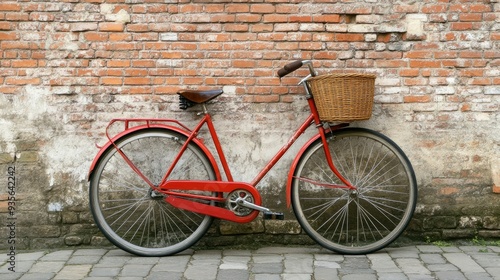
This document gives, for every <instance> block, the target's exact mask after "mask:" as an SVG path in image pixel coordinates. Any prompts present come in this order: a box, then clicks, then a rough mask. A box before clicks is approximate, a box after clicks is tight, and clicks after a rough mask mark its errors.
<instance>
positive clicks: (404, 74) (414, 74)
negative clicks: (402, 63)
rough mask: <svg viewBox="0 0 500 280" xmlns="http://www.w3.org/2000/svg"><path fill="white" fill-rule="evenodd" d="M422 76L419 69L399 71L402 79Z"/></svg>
mask: <svg viewBox="0 0 500 280" xmlns="http://www.w3.org/2000/svg"><path fill="white" fill-rule="evenodd" d="M419 74H420V70H419V69H401V70H399V75H400V76H401V77H418V75H419Z"/></svg>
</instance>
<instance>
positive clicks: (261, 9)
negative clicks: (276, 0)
mask: <svg viewBox="0 0 500 280" xmlns="http://www.w3.org/2000/svg"><path fill="white" fill-rule="evenodd" d="M274 11H275V8H274V5H273V4H252V5H251V6H250V12H251V13H259V14H272V13H274Z"/></svg>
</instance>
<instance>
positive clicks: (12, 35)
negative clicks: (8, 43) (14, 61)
mask: <svg viewBox="0 0 500 280" xmlns="http://www.w3.org/2000/svg"><path fill="white" fill-rule="evenodd" d="M17 39H18V35H17V33H16V32H0V40H17Z"/></svg>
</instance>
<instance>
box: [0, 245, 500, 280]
mask: <svg viewBox="0 0 500 280" xmlns="http://www.w3.org/2000/svg"><path fill="white" fill-rule="evenodd" d="M12 265H15V267H14V270H15V272H12V271H11V270H9V268H11V269H12ZM0 279H4V280H7V279H22V280H27V279H37V280H39V279H89V280H91V279H96V280H97V279H102V280H105V279H124V280H135V279H166V280H169V279H172V280H207V279H208V280H210V279H217V280H239V279H250V280H303V279H304V280H306V279H307V280H319V279H328V280H332V279H333V280H335V279H342V280H350V279H355V280H357V279H362V280H372V279H384V280H385V279H387V280H392V279H394V280H399V279H450V280H460V279H474V280H477V279H500V247H499V246H447V247H438V246H434V245H421V246H405V247H400V248H386V249H383V250H381V251H379V252H377V253H374V254H369V255H359V256H348V255H339V254H334V253H331V252H329V251H326V250H323V249H319V248H316V247H300V248H298V247H263V248H260V249H256V250H229V249H223V250H200V251H194V250H188V251H186V252H183V253H181V254H178V255H175V256H171V257H161V258H158V257H151V258H148V257H137V256H133V255H130V254H128V253H126V252H124V251H121V250H118V249H74V250H68V249H63V250H59V251H46V252H18V253H17V254H16V258H15V263H9V262H7V261H6V259H5V255H4V258H3V259H2V261H1V263H0Z"/></svg>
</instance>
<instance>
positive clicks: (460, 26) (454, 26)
mask: <svg viewBox="0 0 500 280" xmlns="http://www.w3.org/2000/svg"><path fill="white" fill-rule="evenodd" d="M450 29H451V30H454V31H464V30H472V29H473V25H472V23H471V22H452V23H451V26H450Z"/></svg>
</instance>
